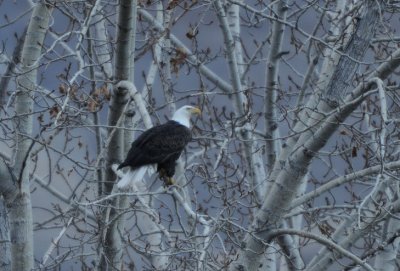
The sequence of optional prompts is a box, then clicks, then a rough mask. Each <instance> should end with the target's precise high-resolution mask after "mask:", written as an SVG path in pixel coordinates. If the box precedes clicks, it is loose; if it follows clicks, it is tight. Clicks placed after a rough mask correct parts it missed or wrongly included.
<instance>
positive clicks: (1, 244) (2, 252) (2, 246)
mask: <svg viewBox="0 0 400 271" xmlns="http://www.w3.org/2000/svg"><path fill="white" fill-rule="evenodd" d="M1 169H3V168H1ZM1 177H3V176H1ZM1 177H0V182H2V181H3V179H2V178H1ZM0 269H1V270H3V271H11V240H10V225H9V223H8V215H7V211H6V206H5V204H4V200H3V199H2V198H0Z"/></svg>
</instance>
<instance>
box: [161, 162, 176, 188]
mask: <svg viewBox="0 0 400 271" xmlns="http://www.w3.org/2000/svg"><path fill="white" fill-rule="evenodd" d="M157 171H158V176H159V177H160V179H161V180H162V181H163V182H164V184H165V186H170V185H174V184H176V182H175V180H174V179H173V178H172V177H170V176H173V174H172V175H171V172H169V171H168V170H167V169H165V168H164V167H160V166H158V168H157Z"/></svg>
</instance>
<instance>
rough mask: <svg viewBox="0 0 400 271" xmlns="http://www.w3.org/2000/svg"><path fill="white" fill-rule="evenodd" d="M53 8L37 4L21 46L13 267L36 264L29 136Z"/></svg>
mask: <svg viewBox="0 0 400 271" xmlns="http://www.w3.org/2000/svg"><path fill="white" fill-rule="evenodd" d="M50 14H51V8H50V7H49V6H47V4H45V3H44V2H39V3H37V4H36V5H35V7H34V9H33V13H32V16H31V19H30V22H29V26H28V30H27V33H26V37H25V42H24V45H23V48H22V55H21V67H20V74H21V75H19V77H18V90H17V94H16V99H15V114H16V116H17V118H16V122H15V127H16V130H17V138H16V148H15V161H14V174H15V176H17V195H16V197H15V199H14V200H13V201H12V202H10V204H9V206H8V209H9V212H10V213H9V214H10V217H9V218H10V221H9V222H10V229H11V232H10V238H11V249H12V250H11V257H12V270H18V271H24V270H31V269H32V268H33V230H32V210H31V208H32V207H31V200H30V191H29V178H30V176H29V173H30V158H29V152H30V149H31V144H32V141H31V140H29V139H28V138H26V135H28V136H30V135H31V134H32V129H33V124H32V122H33V116H32V114H31V113H32V111H33V97H34V96H35V89H36V82H37V78H36V77H37V68H38V63H39V61H40V59H39V57H40V56H41V50H42V44H43V42H44V37H45V34H46V32H47V30H48V27H49V19H50Z"/></svg>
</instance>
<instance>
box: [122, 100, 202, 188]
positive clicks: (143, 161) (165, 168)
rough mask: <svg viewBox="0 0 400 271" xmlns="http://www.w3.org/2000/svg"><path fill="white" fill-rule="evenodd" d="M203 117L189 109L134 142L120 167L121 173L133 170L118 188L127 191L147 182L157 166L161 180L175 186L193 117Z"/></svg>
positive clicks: (180, 111)
mask: <svg viewBox="0 0 400 271" xmlns="http://www.w3.org/2000/svg"><path fill="white" fill-rule="evenodd" d="M200 113H201V111H200V109H198V108H197V107H193V106H189V105H185V106H183V107H181V108H179V109H178V110H177V111H176V112H175V113H174V115H173V116H172V119H171V120H169V121H167V122H166V123H164V124H161V125H158V126H154V127H152V128H150V129H148V130H147V131H145V132H144V133H143V134H141V135H140V136H139V137H138V138H137V139H136V140H135V141H133V143H132V146H131V148H130V150H129V152H128V155H127V156H126V159H125V161H124V162H122V163H121V164H120V165H119V166H118V169H121V168H124V167H129V169H128V171H127V172H126V173H125V174H124V176H123V177H122V178H121V180H120V181H119V182H118V184H117V186H118V188H120V189H124V188H127V187H129V185H130V184H132V183H133V182H135V181H138V180H141V179H143V177H144V174H145V173H146V171H147V169H148V168H149V167H150V166H152V165H155V164H156V165H157V172H158V174H159V176H160V179H162V180H163V181H164V182H165V184H166V185H171V184H173V183H174V181H173V179H172V177H173V176H174V174H175V165H176V160H178V158H179V156H180V155H181V153H182V151H183V149H184V148H185V146H186V145H187V144H188V143H189V141H190V140H191V138H192V133H191V130H190V128H191V125H190V117H191V116H192V115H193V114H200Z"/></svg>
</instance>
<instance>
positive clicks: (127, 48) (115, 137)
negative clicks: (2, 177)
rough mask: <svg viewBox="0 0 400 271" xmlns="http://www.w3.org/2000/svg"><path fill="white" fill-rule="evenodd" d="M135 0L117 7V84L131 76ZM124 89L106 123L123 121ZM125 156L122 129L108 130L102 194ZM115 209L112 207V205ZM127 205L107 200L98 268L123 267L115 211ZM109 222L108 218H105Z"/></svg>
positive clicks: (119, 218) (120, 217) (118, 90)
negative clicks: (114, 169)
mask: <svg viewBox="0 0 400 271" xmlns="http://www.w3.org/2000/svg"><path fill="white" fill-rule="evenodd" d="M136 5H137V2H136V1H135V0H123V1H121V2H120V4H119V6H118V20H117V34H116V42H117V46H116V54H115V63H114V65H115V69H114V78H115V80H116V82H117V83H118V82H119V81H121V80H128V79H129V78H130V77H131V76H132V73H131V64H132V63H131V58H132V57H133V56H132V55H131V53H132V48H134V47H132V37H133V36H134V35H135V29H134V28H133V27H134V26H135V25H136V22H135V21H134V20H135V18H136V16H135V15H134V12H135V11H136ZM126 94H127V89H126V88H124V87H120V86H119V85H118V84H117V85H115V87H114V89H113V95H112V97H111V102H110V111H109V114H108V124H109V125H110V126H114V125H116V124H117V123H122V122H121V119H122V118H124V115H123V110H124V108H126V103H127V95H126ZM123 158H124V131H123V130H122V129H116V130H114V131H112V132H111V133H110V144H109V145H108V149H107V157H106V171H105V183H104V189H103V190H102V191H103V193H104V194H105V195H108V194H110V193H111V192H112V189H113V186H114V182H115V179H116V176H115V174H114V171H113V170H112V168H111V167H112V165H113V164H115V163H120V162H121V161H122V160H123ZM115 207H116V208H117V209H114V208H115ZM127 207H128V200H127V198H126V197H124V196H122V197H120V198H116V199H115V200H114V201H113V202H111V203H110V206H109V208H111V210H105V211H104V213H103V214H104V216H105V217H108V216H109V221H111V223H110V225H105V226H106V227H103V228H102V229H101V232H102V233H101V234H100V238H101V239H103V236H104V239H103V240H102V241H101V243H102V246H103V250H102V249H100V251H99V254H100V255H99V256H100V261H99V268H100V270H113V269H115V268H116V269H120V268H121V266H122V255H123V254H122V251H123V247H122V236H121V234H122V232H123V228H124V221H125V219H124V214H120V213H119V211H118V210H120V209H124V208H127ZM105 221H108V219H105Z"/></svg>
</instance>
